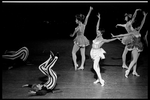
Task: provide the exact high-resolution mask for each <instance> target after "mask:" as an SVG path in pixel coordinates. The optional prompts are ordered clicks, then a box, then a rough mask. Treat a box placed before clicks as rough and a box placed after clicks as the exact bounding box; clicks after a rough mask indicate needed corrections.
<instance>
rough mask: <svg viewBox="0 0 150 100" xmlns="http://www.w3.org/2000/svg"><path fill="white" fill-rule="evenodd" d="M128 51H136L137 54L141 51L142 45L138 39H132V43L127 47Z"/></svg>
mask: <svg viewBox="0 0 150 100" xmlns="http://www.w3.org/2000/svg"><path fill="white" fill-rule="evenodd" d="M127 48H128V50H133V49H137V50H138V52H141V51H143V44H142V42H141V39H140V37H138V38H137V37H133V42H132V43H130V44H128V45H127Z"/></svg>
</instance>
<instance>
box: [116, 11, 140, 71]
mask: <svg viewBox="0 0 150 100" xmlns="http://www.w3.org/2000/svg"><path fill="white" fill-rule="evenodd" d="M140 10H141V9H136V10H135V12H134V14H133V16H132V14H127V13H126V14H125V21H126V24H117V25H116V27H117V26H120V27H124V28H125V29H126V31H127V32H128V33H129V32H132V31H133V30H134V28H133V26H132V24H133V22H134V21H135V18H136V15H137V11H140ZM130 19H131V20H130ZM123 40H127V41H128V42H131V41H132V36H130V35H129V36H125V37H124V38H123ZM122 43H123V44H124V45H125V44H126V43H124V42H122ZM127 53H128V50H127V46H125V48H124V51H123V54H122V68H126V69H127V68H128V67H127V65H126V55H127Z"/></svg>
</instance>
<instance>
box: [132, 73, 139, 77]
mask: <svg viewBox="0 0 150 100" xmlns="http://www.w3.org/2000/svg"><path fill="white" fill-rule="evenodd" d="M132 74H133V75H135V76H137V77H139V76H140V75H139V74H138V73H137V72H133V73H132Z"/></svg>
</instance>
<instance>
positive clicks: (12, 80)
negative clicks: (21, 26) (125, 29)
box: [2, 39, 148, 99]
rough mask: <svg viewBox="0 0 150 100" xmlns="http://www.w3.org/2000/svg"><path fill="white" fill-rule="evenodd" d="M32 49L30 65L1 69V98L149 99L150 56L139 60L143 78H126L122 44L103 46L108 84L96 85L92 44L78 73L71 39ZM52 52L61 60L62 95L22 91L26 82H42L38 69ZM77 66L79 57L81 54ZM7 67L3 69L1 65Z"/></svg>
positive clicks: (34, 44)
mask: <svg viewBox="0 0 150 100" xmlns="http://www.w3.org/2000/svg"><path fill="white" fill-rule="evenodd" d="M26 46H27V47H28V49H29V52H30V53H29V58H28V61H29V62H30V64H27V65H22V66H19V67H17V68H12V69H10V70H2V98H3V99H15V98H21V99H22V98H37V99H39V98H46V99H49V98H57V99H58V98H61V99H62V98H81V99H82V98H83V99H85V98H99V99H100V98H111V99H114V98H134V99H135V98H136V99H139V98H140V99H147V98H148V55H147V53H146V51H144V52H143V53H141V55H140V58H139V60H138V68H137V72H138V73H139V74H140V77H136V76H133V75H132V74H130V75H129V77H128V78H125V76H124V74H125V69H122V67H121V55H122V52H123V45H122V44H121V43H120V42H119V41H114V42H110V43H106V44H104V45H103V48H104V49H105V51H106V52H107V53H106V59H105V60H102V61H101V62H100V66H101V73H102V78H103V79H104V80H105V85H104V86H103V87H102V86H101V85H100V84H96V85H95V84H93V82H94V81H95V77H94V76H95V74H94V72H93V71H92V65H93V62H92V60H91V58H90V55H89V52H90V49H91V45H90V46H89V47H87V48H86V62H85V69H84V70H80V71H75V70H74V67H73V64H72V58H71V50H72V46H73V42H72V40H67V39H66V40H53V41H36V42H32V43H26ZM49 50H52V51H54V52H59V55H60V56H59V59H58V61H57V62H56V64H55V65H54V67H53V70H54V71H55V72H56V73H57V75H58V81H57V86H56V88H57V89H60V90H61V91H62V92H58V93H47V94H46V95H44V96H32V97H31V96H28V91H29V88H22V85H24V84H26V83H31V84H32V83H41V80H42V79H44V77H45V76H44V75H43V74H42V73H41V72H40V71H39V70H38V66H39V65H40V64H41V63H43V62H44V61H46V60H47V59H48V57H49ZM78 58H79V59H78V63H79V64H80V55H79V52H78ZM2 67H4V66H2Z"/></svg>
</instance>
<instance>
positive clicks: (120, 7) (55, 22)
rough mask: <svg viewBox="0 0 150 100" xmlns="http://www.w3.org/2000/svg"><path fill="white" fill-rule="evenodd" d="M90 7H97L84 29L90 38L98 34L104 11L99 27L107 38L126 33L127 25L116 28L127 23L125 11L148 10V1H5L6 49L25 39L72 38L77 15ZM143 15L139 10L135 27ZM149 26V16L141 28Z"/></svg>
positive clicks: (3, 26)
mask: <svg viewBox="0 0 150 100" xmlns="http://www.w3.org/2000/svg"><path fill="white" fill-rule="evenodd" d="M90 6H92V7H93V8H94V9H93V11H92V13H91V15H90V17H89V20H88V24H87V27H86V30H85V36H87V38H88V39H89V40H93V39H94V38H95V35H96V33H95V32H96V31H95V30H96V23H97V13H98V12H99V13H100V14H101V22H100V29H103V30H105V33H104V34H103V37H104V38H111V35H110V33H113V34H122V33H125V32H126V30H125V29H124V28H121V27H118V28H115V25H116V24H117V23H122V24H124V23H125V21H124V14H125V13H131V14H133V13H134V11H135V9H137V8H140V9H142V10H143V11H145V12H148V3H2V33H1V35H2V36H1V38H2V44H3V49H4V50H5V49H8V47H10V46H12V45H14V44H15V45H17V44H21V43H22V42H26V41H36V40H38V41H43V40H51V39H73V38H71V37H69V35H70V34H71V33H72V32H73V31H74V28H75V27H76V26H77V24H76V23H75V15H76V14H79V13H82V14H84V15H86V14H87V13H88V11H89V7H90ZM142 18H143V16H142V13H141V12H138V15H137V18H136V24H135V26H136V25H139V24H140V23H139V22H141V19H142ZM147 18H148V16H147ZM147 26H148V25H147V19H146V22H145V24H144V26H143V29H142V31H141V32H142V35H143V36H144V35H145V32H146V30H147V29H148V27H147Z"/></svg>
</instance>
